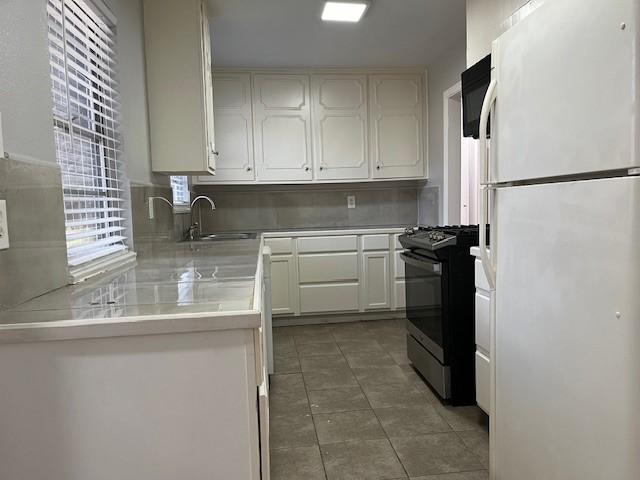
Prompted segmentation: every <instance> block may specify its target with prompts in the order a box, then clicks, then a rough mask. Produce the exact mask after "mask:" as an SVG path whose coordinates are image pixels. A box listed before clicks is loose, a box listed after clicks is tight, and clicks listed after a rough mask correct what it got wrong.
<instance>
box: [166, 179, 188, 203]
mask: <svg viewBox="0 0 640 480" xmlns="http://www.w3.org/2000/svg"><path fill="white" fill-rule="evenodd" d="M170 178H171V190H172V192H173V204H174V205H183V206H189V201H190V200H191V196H190V194H189V180H188V177H186V176H171V177H170Z"/></svg>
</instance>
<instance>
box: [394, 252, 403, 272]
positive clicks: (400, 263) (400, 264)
mask: <svg viewBox="0 0 640 480" xmlns="http://www.w3.org/2000/svg"><path fill="white" fill-rule="evenodd" d="M401 253H402V252H395V256H394V259H393V260H394V263H395V266H394V269H395V276H396V278H404V261H403V260H402V259H401V258H400V254H401Z"/></svg>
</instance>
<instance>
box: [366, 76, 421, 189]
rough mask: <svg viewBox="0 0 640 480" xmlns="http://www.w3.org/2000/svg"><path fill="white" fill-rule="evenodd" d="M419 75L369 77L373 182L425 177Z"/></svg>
mask: <svg viewBox="0 0 640 480" xmlns="http://www.w3.org/2000/svg"><path fill="white" fill-rule="evenodd" d="M422 98H423V95H422V79H421V76H420V75H372V76H371V77H370V108H371V163H372V167H373V178H403V177H423V176H424V161H423V142H422V138H423V128H422V110H423V105H422Z"/></svg>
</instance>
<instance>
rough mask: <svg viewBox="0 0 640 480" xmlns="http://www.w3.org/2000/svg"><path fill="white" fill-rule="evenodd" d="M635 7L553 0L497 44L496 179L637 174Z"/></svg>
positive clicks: (632, 1)
mask: <svg viewBox="0 0 640 480" xmlns="http://www.w3.org/2000/svg"><path fill="white" fill-rule="evenodd" d="M639 5H640V2H639V1H638V0H615V1H603V0H547V1H545V2H543V3H542V5H541V6H540V7H539V8H538V9H537V10H535V11H533V12H532V13H531V14H530V15H529V16H528V17H526V18H525V19H524V20H522V21H521V22H520V23H518V24H516V25H515V26H514V27H512V28H511V29H510V30H508V31H507V32H506V33H504V34H503V35H502V36H501V37H500V38H499V39H498V40H496V42H495V43H494V51H493V55H492V59H493V62H494V71H493V75H494V78H495V79H497V81H498V87H497V89H498V91H497V102H496V111H495V115H496V118H495V120H492V129H491V130H492V132H491V133H492V138H491V142H492V149H493V154H494V155H493V156H494V162H493V165H492V168H491V171H492V180H493V181H512V180H527V179H534V178H543V177H554V176H561V175H569V174H584V173H589V172H597V171H606V170H614V169H620V168H630V167H634V166H640V161H639V160H638V158H639V157H638V155H639V153H638V152H639V151H638V147H637V146H636V143H637V141H638V139H640V123H639V122H638V108H639V106H640V105H639V104H638V102H637V99H638V98H639V96H638V94H639V90H640V82H639V81H638V73H639V72H640V67H639V65H640V58H638V57H639V48H638V47H640V42H639V41H638V39H639V37H638V12H639V10H640V6H639ZM494 121H495V122H496V123H495V124H496V125H497V128H494V127H493V125H494Z"/></svg>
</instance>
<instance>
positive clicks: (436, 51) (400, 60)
mask: <svg viewBox="0 0 640 480" xmlns="http://www.w3.org/2000/svg"><path fill="white" fill-rule="evenodd" d="M323 3H324V2H323V1H322V0H207V4H208V7H209V15H210V17H211V18H210V21H211V30H212V44H213V61H214V64H215V65H217V66H246V67H259V66H269V67H303V66H397V65H429V64H430V63H431V62H433V61H434V60H436V59H437V58H438V57H439V56H440V55H442V54H443V53H444V52H447V51H448V50H450V49H451V48H452V47H454V46H456V45H461V44H463V43H464V38H465V0H373V2H372V5H371V7H370V9H369V11H368V12H367V14H366V15H365V17H364V18H363V19H362V21H361V22H360V23H357V24H345V23H327V22H323V21H321V20H320V13H321V11H322V5H323Z"/></svg>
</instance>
